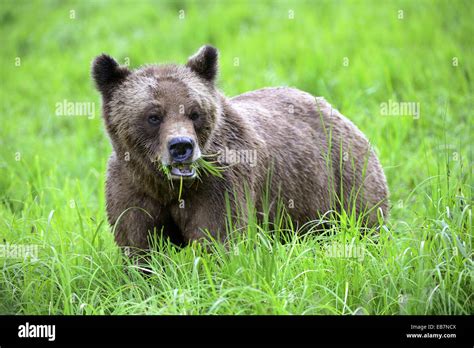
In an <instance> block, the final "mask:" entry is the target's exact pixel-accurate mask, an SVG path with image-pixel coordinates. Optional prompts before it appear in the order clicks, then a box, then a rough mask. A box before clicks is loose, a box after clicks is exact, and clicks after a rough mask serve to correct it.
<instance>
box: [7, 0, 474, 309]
mask: <svg viewBox="0 0 474 348" xmlns="http://www.w3.org/2000/svg"><path fill="white" fill-rule="evenodd" d="M0 8H1V9H0V30H1V32H0V37H1V38H2V39H1V47H2V51H1V54H0V81H1V82H0V91H1V95H0V97H1V116H0V117H1V123H0V244H5V243H9V244H10V245H12V244H15V245H19V244H36V245H38V248H39V257H38V259H27V260H24V259H12V258H0V263H1V269H0V313H15V314H132V313H133V314H136V313H149V314H151V313H160V314H161V313H163V314H165V313H166V314H171V313H173V314H174V313H179V314H230V313H232V314H288V313H292V314H474V305H473V302H474V301H473V295H472V294H473V292H474V291H473V271H474V269H473V240H472V185H473V167H472V159H473V158H472V118H473V114H472V113H473V110H474V98H473V83H472V79H473V78H474V74H473V73H474V69H473V60H474V41H473V35H472V33H473V31H474V30H473V29H474V27H473V22H472V18H474V6H473V4H472V2H470V1H416V2H413V1H389V2H383V3H380V2H375V1H373V2H372V1H334V2H332V1H323V2H319V1H318V2H303V1H297V2H291V3H286V2H281V1H278V2H270V1H258V2H252V3H247V2H245V1H237V2H232V3H231V2H229V3H223V2H210V3H198V2H187V1H175V2H167V3H164V2H149V1H137V2H131V1H117V2H112V1H81V2H79V1H78V2H69V3H68V2H61V1H49V2H44V3H42V2H39V1H17V0H15V1H11V0H6V1H5V0H3V1H2V2H1V4H0ZM181 9H184V11H185V19H184V20H180V19H179V17H178V16H179V11H180V10H181ZM71 10H74V11H75V19H70V11H71ZM290 10H293V11H294V19H289V18H288V15H289V11H290ZM399 10H403V19H399V18H398V16H399ZM204 43H211V44H213V45H215V46H216V47H218V48H219V49H220V66H221V69H220V79H219V85H220V87H221V89H222V90H223V91H224V92H225V93H226V94H227V95H236V94H239V93H242V92H245V91H248V90H252V89H257V88H261V87H265V86H276V85H290V86H295V87H297V88H300V89H303V90H306V91H308V92H310V93H312V94H314V95H318V96H324V97H325V98H326V99H327V100H328V101H329V102H330V103H332V104H333V105H334V106H335V107H336V108H338V109H339V110H340V111H341V112H342V113H343V114H345V115H346V116H347V117H349V118H350V119H351V120H353V121H354V122H355V123H356V124H357V125H358V126H359V128H360V129H361V130H362V131H363V132H364V133H365V134H366V135H367V136H368V138H369V139H370V141H371V142H372V143H373V144H374V146H375V147H376V149H377V152H378V154H379V157H380V159H381V162H382V164H383V166H384V168H385V172H386V175H387V178H388V182H389V187H390V190H391V201H392V209H391V217H390V220H389V222H388V223H387V225H386V226H385V227H384V228H383V229H382V230H381V231H380V233H379V234H378V236H376V235H375V233H374V231H371V232H370V233H368V234H366V235H364V236H362V237H360V235H361V233H360V231H359V227H358V226H357V224H356V223H354V221H353V219H351V218H350V217H347V218H345V217H343V218H342V221H341V223H340V224H339V225H338V226H335V227H334V228H333V229H331V230H328V231H326V232H325V233H324V234H319V235H318V234H312V235H306V236H305V237H296V236H291V235H290V236H287V237H286V238H288V240H287V242H286V243H282V242H281V241H280V240H279V239H278V238H274V237H272V234H271V233H269V232H270V231H271V230H274V229H277V234H278V233H279V232H280V231H278V230H279V227H278V226H277V227H275V226H273V225H271V224H269V223H266V222H265V223H263V224H262V225H258V224H257V223H256V222H255V221H254V220H252V219H251V220H250V221H249V226H248V227H246V228H245V231H241V232H242V233H238V231H236V233H235V234H236V235H237V236H236V238H235V239H234V241H233V242H232V243H233V244H232V245H231V247H230V248H229V249H224V248H222V247H221V246H219V245H214V246H211V249H213V250H214V251H213V252H207V251H204V250H203V249H204V248H203V246H201V245H191V246H189V247H186V248H183V249H176V248H173V247H171V246H169V245H162V246H161V248H159V250H161V252H154V253H153V255H152V258H151V264H150V265H149V266H148V267H149V268H150V269H151V275H150V276H143V274H142V272H140V270H139V269H137V266H135V265H132V264H127V261H126V260H124V259H123V258H122V257H121V254H120V252H119V250H118V248H117V247H116V246H115V244H114V241H113V237H112V234H111V233H110V231H111V228H110V227H109V226H108V225H107V223H106V217H105V202H104V178H105V169H106V161H107V157H108V155H109V153H110V151H111V147H110V144H109V141H108V139H107V137H106V135H105V132H104V129H103V124H102V121H101V119H100V101H99V95H98V93H97V92H96V91H95V90H94V88H93V84H92V82H91V80H90V77H89V69H90V62H91V60H92V59H93V57H94V56H96V55H98V54H100V53H102V52H107V53H109V54H111V55H112V56H114V57H115V58H116V59H118V60H119V61H120V62H121V63H125V62H126V61H129V62H130V65H131V66H132V67H138V66H140V65H141V64H144V63H151V62H171V61H174V62H180V63H184V62H185V60H186V58H187V57H188V56H189V55H191V54H192V53H194V52H195V50H197V48H198V47H200V46H201V45H202V44H204ZM17 57H19V58H20V59H21V65H20V66H15V59H16V58H17ZM454 57H456V58H457V60H456V59H454ZM346 58H347V59H348V60H347V59H346ZM453 59H454V60H453ZM237 61H238V63H239V64H235V63H236V62H237ZM347 61H348V63H349V64H348V65H347V64H343V63H347ZM453 61H457V63H458V64H457V66H453ZM455 65H456V64H455ZM65 99H66V100H68V101H76V102H81V101H85V102H94V103H96V108H95V115H94V116H95V117H93V118H92V117H91V118H88V117H84V116H83V117H71V116H56V115H55V110H56V103H58V102H59V103H60V102H62V101H63V100H65ZM389 100H393V101H413V102H418V103H420V108H421V113H420V117H419V118H417V119H415V118H413V117H407V116H383V115H381V107H380V104H381V103H384V102H388V101H389ZM203 180H205V176H203ZM351 243H352V244H353V245H354V246H356V247H357V248H359V249H357V250H363V253H362V257H359V258H351V257H334V256H337V255H334V254H331V252H330V250H332V249H331V246H334V245H346V244H351Z"/></svg>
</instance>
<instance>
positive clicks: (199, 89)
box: [92, 46, 222, 179]
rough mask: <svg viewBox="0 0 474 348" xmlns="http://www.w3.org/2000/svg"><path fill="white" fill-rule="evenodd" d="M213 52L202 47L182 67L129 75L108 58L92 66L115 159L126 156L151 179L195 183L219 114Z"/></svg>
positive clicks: (152, 68)
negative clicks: (167, 177)
mask: <svg viewBox="0 0 474 348" xmlns="http://www.w3.org/2000/svg"><path fill="white" fill-rule="evenodd" d="M217 60H218V52H217V50H216V49H215V48H214V47H211V46H203V47H201V48H200V49H199V51H198V52H197V53H196V54H194V55H193V56H191V57H190V58H189V60H188V62H187V63H186V64H185V65H182V66H181V65H149V66H144V67H142V68H140V69H138V70H129V69H128V68H126V67H123V66H119V64H118V63H117V62H116V61H115V60H114V59H113V58H111V57H110V56H108V55H105V54H103V55H100V56H98V57H97V58H95V60H94V61H93V63H92V77H93V79H94V81H95V84H96V86H97V89H98V90H99V91H100V93H101V94H102V104H103V116H104V121H105V125H106V128H107V131H108V133H109V136H110V139H111V141H112V145H113V147H114V150H115V151H116V153H117V156H124V157H125V154H128V155H129V158H130V160H134V161H135V162H139V163H141V164H142V165H143V166H145V167H146V168H148V169H149V170H151V171H152V172H154V173H156V174H158V175H159V174H160V173H162V171H161V170H160V169H163V168H166V170H167V172H168V173H169V175H170V177H171V178H173V179H177V178H179V179H181V178H194V177H195V176H196V171H195V169H194V166H193V163H195V162H196V161H197V160H198V159H199V158H200V157H201V156H202V154H203V152H205V150H206V148H207V146H208V144H209V142H210V139H211V137H212V134H213V131H214V130H215V129H216V128H217V126H218V124H219V120H220V117H221V113H222V106H221V95H220V94H219V92H218V91H217V89H216V88H215V85H214V82H215V78H216V75H217Z"/></svg>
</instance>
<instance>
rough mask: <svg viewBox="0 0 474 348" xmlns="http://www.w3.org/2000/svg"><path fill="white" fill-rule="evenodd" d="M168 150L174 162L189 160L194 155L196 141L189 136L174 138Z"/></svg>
mask: <svg viewBox="0 0 474 348" xmlns="http://www.w3.org/2000/svg"><path fill="white" fill-rule="evenodd" d="M168 151H169V153H170V156H171V159H172V161H173V162H174V163H183V162H189V161H190V160H191V158H192V157H193V152H194V141H193V140H192V139H191V138H188V137H178V138H173V139H171V140H170V141H169V143H168Z"/></svg>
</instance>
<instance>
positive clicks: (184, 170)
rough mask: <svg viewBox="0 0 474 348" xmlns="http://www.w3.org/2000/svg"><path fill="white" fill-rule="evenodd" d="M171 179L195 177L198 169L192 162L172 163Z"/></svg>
mask: <svg viewBox="0 0 474 348" xmlns="http://www.w3.org/2000/svg"><path fill="white" fill-rule="evenodd" d="M170 176H171V179H181V178H182V179H194V178H195V177H196V169H195V168H194V167H193V165H192V163H188V164H184V163H175V164H171V165H170Z"/></svg>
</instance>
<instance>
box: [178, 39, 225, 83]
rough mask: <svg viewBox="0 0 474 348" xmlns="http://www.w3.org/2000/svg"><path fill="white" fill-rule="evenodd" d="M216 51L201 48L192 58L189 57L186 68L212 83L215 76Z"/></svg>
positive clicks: (209, 48) (207, 47)
mask: <svg viewBox="0 0 474 348" xmlns="http://www.w3.org/2000/svg"><path fill="white" fill-rule="evenodd" d="M218 55H219V54H218V52H217V49H216V48H214V47H212V46H209V45H206V46H202V47H201V48H200V49H199V51H197V52H196V53H195V54H194V55H193V56H191V57H189V59H188V62H187V63H186V66H187V67H188V68H190V69H191V70H192V71H194V72H195V73H196V74H198V75H199V76H201V77H202V78H203V79H205V80H208V81H211V82H213V81H214V79H215V78H216V75H217V58H218Z"/></svg>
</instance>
